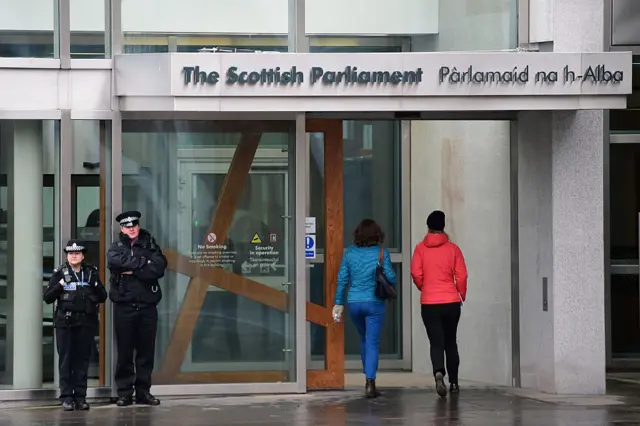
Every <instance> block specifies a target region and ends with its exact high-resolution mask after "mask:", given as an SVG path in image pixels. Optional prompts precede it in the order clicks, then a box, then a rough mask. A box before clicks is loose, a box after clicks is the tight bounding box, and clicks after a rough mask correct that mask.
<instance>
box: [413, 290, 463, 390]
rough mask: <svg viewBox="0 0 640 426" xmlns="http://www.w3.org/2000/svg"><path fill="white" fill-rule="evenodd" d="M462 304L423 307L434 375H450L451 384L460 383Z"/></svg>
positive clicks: (423, 319)
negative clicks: (459, 327)
mask: <svg viewBox="0 0 640 426" xmlns="http://www.w3.org/2000/svg"><path fill="white" fill-rule="evenodd" d="M460 312H461V308H460V302H456V303H442V304H434V305H422V312H421V313H422V322H424V326H425V328H426V329H427V336H428V337H429V342H430V343H431V365H432V366H433V374H434V375H435V374H436V373H437V372H441V373H442V374H443V375H446V374H447V373H449V383H458V367H459V366H460V356H459V355H458V343H457V331H458V321H460ZM445 353H446V354H447V363H446V365H447V369H446V370H445V361H444V359H445Z"/></svg>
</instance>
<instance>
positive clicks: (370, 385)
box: [364, 379, 380, 398]
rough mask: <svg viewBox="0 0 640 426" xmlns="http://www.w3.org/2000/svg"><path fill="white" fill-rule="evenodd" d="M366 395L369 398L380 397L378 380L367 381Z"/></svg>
mask: <svg viewBox="0 0 640 426" xmlns="http://www.w3.org/2000/svg"><path fill="white" fill-rule="evenodd" d="M364 393H365V395H366V396H367V398H377V397H379V396H380V392H378V389H377V388H376V379H367V383H366V384H365V386H364Z"/></svg>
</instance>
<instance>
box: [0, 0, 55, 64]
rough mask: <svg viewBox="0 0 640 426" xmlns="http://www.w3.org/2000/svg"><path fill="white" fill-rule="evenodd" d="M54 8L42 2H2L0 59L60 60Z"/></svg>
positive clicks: (29, 0) (31, 0)
mask: <svg viewBox="0 0 640 426" xmlns="http://www.w3.org/2000/svg"><path fill="white" fill-rule="evenodd" d="M54 4H55V2H53V1H44V2H42V1H40V0H21V1H16V0H0V11H1V12H0V58H1V57H9V58H53V57H57V48H56V47H55V45H54V43H55V41H54V30H53V29H54Z"/></svg>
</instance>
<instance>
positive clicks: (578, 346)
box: [518, 0, 606, 394]
mask: <svg viewBox="0 0 640 426" xmlns="http://www.w3.org/2000/svg"><path fill="white" fill-rule="evenodd" d="M552 21H553V47H554V51H557V52H577V51H581V52H601V51H603V50H604V17H603V6H602V2H601V1H598V0H581V1H577V2H576V1H575V0H556V1H555V3H554V9H553V19H552ZM518 121H519V141H518V155H519V161H518V164H519V171H518V178H519V197H518V198H519V207H518V208H519V225H520V228H519V229H520V236H519V237H520V264H519V268H520V269H519V270H520V280H519V281H520V310H521V312H520V333H521V339H520V341H521V369H522V384H523V386H525V387H531V388H536V389H540V390H543V391H547V392H555V393H561V394H572V393H573V394H602V393H604V392H605V390H606V382H605V363H606V357H605V354H606V351H605V317H604V316H605V313H604V309H605V305H604V291H605V286H604V260H605V252H604V181H605V180H604V161H605V157H604V132H605V128H604V113H603V111H599V110H594V111H566V112H560V111H558V112H525V113H520V114H519V118H518ZM545 276H546V277H548V282H549V309H548V311H546V312H545V311H543V310H542V303H541V301H542V283H541V281H542V278H543V277H545Z"/></svg>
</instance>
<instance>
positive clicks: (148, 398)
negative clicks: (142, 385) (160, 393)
mask: <svg viewBox="0 0 640 426" xmlns="http://www.w3.org/2000/svg"><path fill="white" fill-rule="evenodd" d="M136 404H140V405H160V400H159V399H158V398H156V397H155V396H153V395H151V394H150V393H144V394H142V395H138V394H136Z"/></svg>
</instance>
